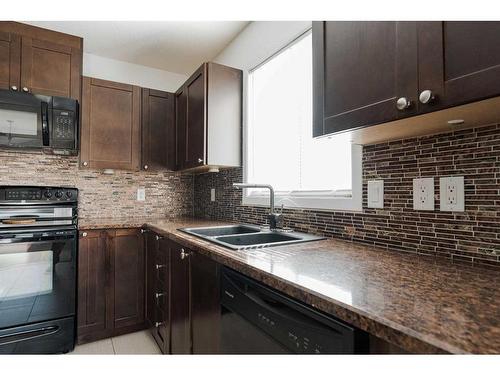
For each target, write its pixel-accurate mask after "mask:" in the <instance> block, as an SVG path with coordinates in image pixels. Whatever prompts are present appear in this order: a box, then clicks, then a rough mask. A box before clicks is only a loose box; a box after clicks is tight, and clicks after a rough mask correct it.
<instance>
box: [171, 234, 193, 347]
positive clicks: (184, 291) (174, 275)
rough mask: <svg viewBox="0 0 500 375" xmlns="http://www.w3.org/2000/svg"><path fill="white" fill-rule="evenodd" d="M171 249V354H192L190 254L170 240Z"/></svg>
mask: <svg viewBox="0 0 500 375" xmlns="http://www.w3.org/2000/svg"><path fill="white" fill-rule="evenodd" d="M168 242H169V245H168V246H169V249H170V262H171V266H170V306H171V307H170V327H171V328H170V352H171V353H172V354H189V353H191V327H190V318H191V317H190V306H189V289H190V274H189V271H190V267H189V253H190V251H189V250H188V249H185V248H184V247H183V246H181V245H180V244H178V243H176V242H174V241H171V240H168Z"/></svg>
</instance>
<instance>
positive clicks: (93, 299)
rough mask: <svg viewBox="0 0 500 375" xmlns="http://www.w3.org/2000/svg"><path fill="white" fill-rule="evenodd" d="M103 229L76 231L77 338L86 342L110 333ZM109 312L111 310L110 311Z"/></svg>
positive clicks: (106, 259)
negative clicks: (78, 235) (78, 237)
mask: <svg viewBox="0 0 500 375" xmlns="http://www.w3.org/2000/svg"><path fill="white" fill-rule="evenodd" d="M109 263H110V262H109V257H108V254H107V251H106V232H105V231H101V230H90V231H83V232H80V239H79V249H78V310H77V311H78V313H77V321H78V323H77V324H78V328H77V334H78V341H79V342H87V341H90V340H94V339H97V338H99V337H105V336H106V335H109V334H110V330H111V329H112V327H110V326H109V324H108V319H107V316H108V315H109V313H110V311H109V310H108V306H107V303H106V291H107V290H108V288H109V286H110V279H109V278H108V272H109ZM111 313H112V311H111Z"/></svg>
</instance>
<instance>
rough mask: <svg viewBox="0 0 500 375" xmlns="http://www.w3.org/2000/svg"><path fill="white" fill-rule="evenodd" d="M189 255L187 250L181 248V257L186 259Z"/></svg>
mask: <svg viewBox="0 0 500 375" xmlns="http://www.w3.org/2000/svg"><path fill="white" fill-rule="evenodd" d="M188 256H189V252H188V251H186V250H184V249H181V259H186V258H187V257H188Z"/></svg>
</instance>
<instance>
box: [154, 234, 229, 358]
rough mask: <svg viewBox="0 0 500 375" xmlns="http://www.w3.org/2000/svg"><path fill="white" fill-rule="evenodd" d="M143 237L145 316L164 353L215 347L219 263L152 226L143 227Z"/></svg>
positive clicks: (206, 350)
mask: <svg viewBox="0 0 500 375" xmlns="http://www.w3.org/2000/svg"><path fill="white" fill-rule="evenodd" d="M144 241H145V244H146V249H147V250H146V251H147V254H148V255H147V256H148V262H147V263H148V266H147V272H148V275H147V280H148V286H147V289H148V290H147V301H148V302H147V306H148V307H147V316H148V321H149V322H150V327H151V332H152V334H153V337H154V338H155V340H156V342H157V344H158V346H159V347H160V349H161V350H162V352H163V353H165V354H168V353H170V354H190V353H193V354H209V353H217V352H218V348H219V320H220V299H219V266H218V264H217V263H216V262H214V261H213V260H211V259H209V258H208V257H206V256H204V255H202V254H200V253H197V252H196V251H193V250H191V249H189V248H187V247H185V246H183V245H181V244H179V243H177V242H175V241H172V240H170V239H167V238H163V237H162V236H161V235H159V234H157V233H155V232H152V231H146V232H145V240H144ZM162 270H164V271H162ZM157 293H158V294H159V295H157ZM157 296H158V297H159V298H158V297H157Z"/></svg>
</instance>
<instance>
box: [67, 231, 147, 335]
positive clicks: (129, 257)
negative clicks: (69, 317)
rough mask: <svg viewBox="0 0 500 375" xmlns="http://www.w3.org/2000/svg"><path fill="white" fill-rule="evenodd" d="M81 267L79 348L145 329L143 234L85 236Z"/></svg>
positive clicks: (82, 237) (91, 233)
mask: <svg viewBox="0 0 500 375" xmlns="http://www.w3.org/2000/svg"><path fill="white" fill-rule="evenodd" d="M78 262H79V263H78V292H77V293H78V306H77V314H78V316H77V322H78V323H77V325H78V326H77V336H78V339H77V340H78V343H85V342H90V341H94V340H99V339H102V338H105V337H111V336H116V335H120V334H124V333H128V332H133V331H137V330H140V329H143V328H144V327H145V319H144V292H145V290H144V289H145V288H144V286H145V274H144V269H145V267H144V262H145V257H144V247H143V241H142V235H141V233H140V230H138V229H120V230H88V231H81V232H80V239H79V255H78Z"/></svg>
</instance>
